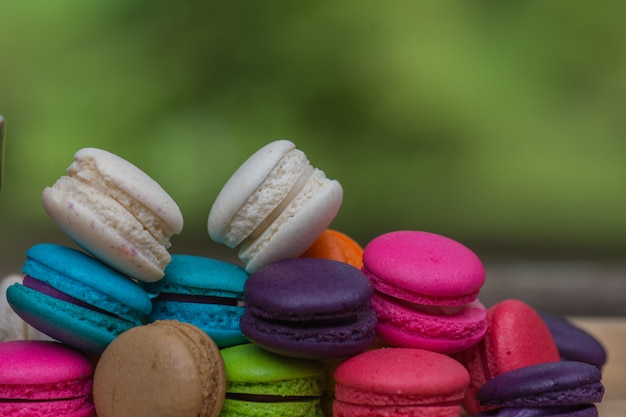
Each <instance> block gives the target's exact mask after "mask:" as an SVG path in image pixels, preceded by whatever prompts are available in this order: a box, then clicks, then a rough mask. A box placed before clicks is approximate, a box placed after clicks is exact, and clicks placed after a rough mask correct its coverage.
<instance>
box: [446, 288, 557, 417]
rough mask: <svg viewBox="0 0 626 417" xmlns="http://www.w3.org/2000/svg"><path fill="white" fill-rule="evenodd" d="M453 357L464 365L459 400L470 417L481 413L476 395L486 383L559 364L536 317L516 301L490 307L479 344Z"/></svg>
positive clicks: (551, 342)
mask: <svg viewBox="0 0 626 417" xmlns="http://www.w3.org/2000/svg"><path fill="white" fill-rule="evenodd" d="M453 356H454V358H455V359H457V360H458V361H460V362H461V363H463V364H464V365H465V367H466V368H467V370H468V371H469V373H470V376H471V378H472V379H471V383H470V386H469V387H468V389H467V392H466V394H465V398H464V400H463V407H464V408H465V411H467V413H468V414H469V415H470V416H473V415H474V414H476V413H478V412H480V411H485V407H483V406H481V404H480V403H479V401H478V399H477V393H478V390H479V389H480V387H482V386H483V384H485V383H486V382H487V381H489V380H491V379H492V378H494V377H496V376H498V375H500V374H503V373H505V372H508V371H512V370H514V369H517V368H523V367H526V366H530V365H535V364H539V363H547V362H558V361H560V356H559V352H558V350H557V347H556V343H555V342H554V338H553V337H552V334H551V333H550V330H549V329H548V327H547V326H546V324H545V323H544V321H543V319H542V318H541V316H540V315H539V313H537V311H535V310H534V309H533V308H532V307H531V306H530V305H528V304H526V303H525V302H523V301H521V300H516V299H507V300H503V301H501V302H499V303H497V304H494V305H493V306H491V307H490V308H489V310H488V311H487V332H486V334H485V337H484V338H483V340H482V341H481V342H480V343H479V344H477V345H476V346H473V347H472V348H470V349H467V350H465V351H463V352H459V353H457V354H454V355H453Z"/></svg>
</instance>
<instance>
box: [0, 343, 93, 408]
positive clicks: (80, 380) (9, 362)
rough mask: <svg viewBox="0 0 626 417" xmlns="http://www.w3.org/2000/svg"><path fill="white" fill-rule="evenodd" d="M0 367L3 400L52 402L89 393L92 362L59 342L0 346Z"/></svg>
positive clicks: (0, 387)
mask: <svg viewBox="0 0 626 417" xmlns="http://www.w3.org/2000/svg"><path fill="white" fill-rule="evenodd" d="M0 364H1V366H0V398H1V399H3V400H8V399H23V400H53V399H65V398H74V397H80V396H88V395H89V394H90V393H91V386H92V384H91V382H92V381H91V377H92V375H93V372H94V369H93V365H92V363H91V361H90V360H89V358H87V357H86V356H85V355H84V354H82V353H80V352H79V351H77V350H75V349H72V348H70V347H68V346H65V345H63V344H61V343H58V342H53V341H43V340H22V341H12V342H6V343H0ZM34 388H36V389H34ZM0 403H2V402H1V401H0Z"/></svg>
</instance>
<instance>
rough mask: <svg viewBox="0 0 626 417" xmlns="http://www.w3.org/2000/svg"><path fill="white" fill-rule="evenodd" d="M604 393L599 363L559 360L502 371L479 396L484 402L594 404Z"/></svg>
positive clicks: (504, 404) (501, 404)
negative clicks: (597, 364) (595, 364)
mask: <svg viewBox="0 0 626 417" xmlns="http://www.w3.org/2000/svg"><path fill="white" fill-rule="evenodd" d="M603 395H604V385H603V384H602V373H601V372H600V370H599V369H598V368H597V367H595V366H594V365H591V364H588V363H585V362H577V361H560V362H548V363H540V364H537V365H530V366H526V367H523V368H518V369H514V370H512V371H508V372H505V373H502V374H500V375H498V376H496V377H495V378H492V379H491V380H489V381H487V382H486V383H485V384H484V385H483V386H482V387H481V388H480V390H479V391H478V394H477V398H478V400H479V401H480V403H481V404H482V405H484V406H490V407H504V408H509V407H512V408H526V407H530V408H533V407H555V406H558V407H563V406H578V405H583V404H593V403H598V402H600V401H601V400H602V397H603ZM548 415H550V414H548Z"/></svg>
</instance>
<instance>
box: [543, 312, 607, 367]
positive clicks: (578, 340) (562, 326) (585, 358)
mask: <svg viewBox="0 0 626 417" xmlns="http://www.w3.org/2000/svg"><path fill="white" fill-rule="evenodd" d="M538 313H539V315H540V316H541V318H542V319H543V321H544V322H545V323H546V326H548V329H549V330H550V333H552V337H553V338H554V342H555V343H556V346H557V349H558V350H559V354H560V355H561V359H563V360H569V361H580V362H587V363H590V364H592V365H595V366H596V367H598V369H602V367H603V366H604V364H605V363H606V360H607V353H606V350H605V349H604V347H603V346H602V344H601V343H600V342H599V341H598V340H597V339H596V338H595V337H593V336H592V335H591V334H589V333H587V332H586V331H584V330H583V329H581V328H580V327H578V326H576V325H575V324H574V323H572V322H571V321H569V320H568V319H566V318H565V317H562V316H558V315H555V314H550V313H546V312H542V311H540V312H538Z"/></svg>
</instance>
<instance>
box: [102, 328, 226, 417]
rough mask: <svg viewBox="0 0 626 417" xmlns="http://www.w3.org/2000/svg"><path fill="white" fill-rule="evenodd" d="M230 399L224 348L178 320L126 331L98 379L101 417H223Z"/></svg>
mask: <svg viewBox="0 0 626 417" xmlns="http://www.w3.org/2000/svg"><path fill="white" fill-rule="evenodd" d="M225 396H226V371H225V369H224V362H223V360H222V357H221V354H220V351H219V348H218V347H217V345H216V344H215V342H213V340H212V339H211V338H210V337H209V336H208V335H207V334H206V333H205V332H204V331H202V330H201V329H199V328H198V327H196V326H193V325H191V324H188V323H182V322H179V321H177V320H161V321H156V322H154V323H151V324H148V325H144V326H138V327H134V328H132V329H130V330H127V331H125V332H124V333H122V334H121V335H119V336H118V337H117V338H116V339H115V340H113V342H112V343H111V344H110V345H109V346H108V347H107V348H106V350H105V351H104V352H103V354H102V356H101V357H100V360H99V361H98V365H97V366H96V370H95V374H94V382H93V397H94V404H95V406H96V412H97V414H98V416H99V417H136V416H151V417H166V416H177V417H186V416H189V417H217V416H218V415H219V414H220V411H221V409H222V404H223V403H224V398H225Z"/></svg>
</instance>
